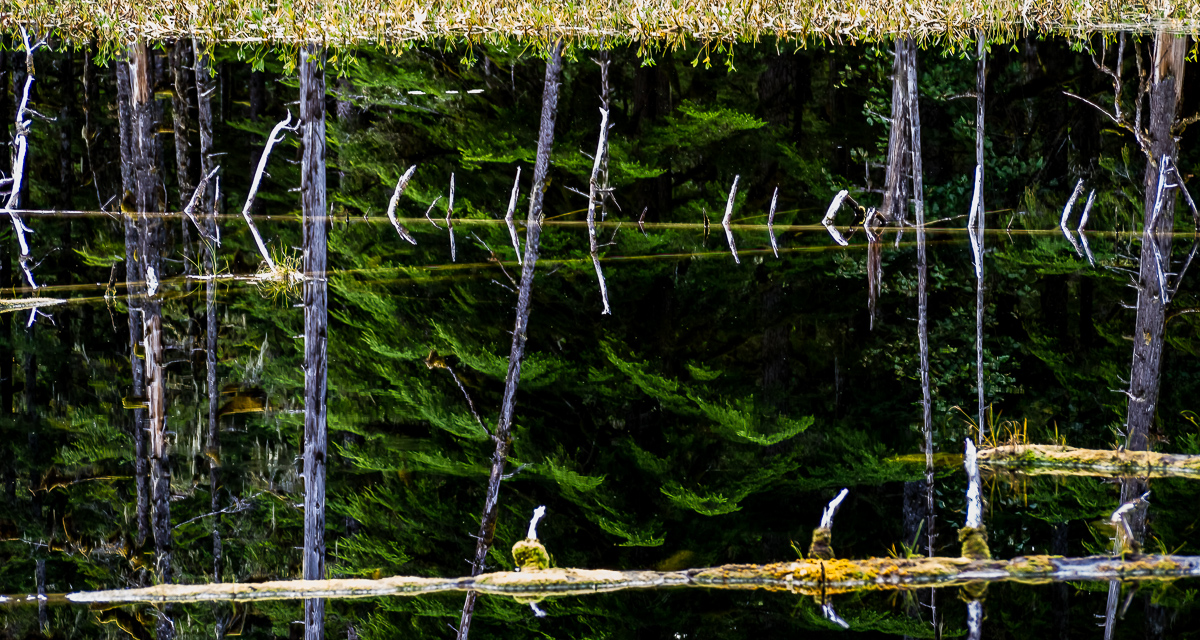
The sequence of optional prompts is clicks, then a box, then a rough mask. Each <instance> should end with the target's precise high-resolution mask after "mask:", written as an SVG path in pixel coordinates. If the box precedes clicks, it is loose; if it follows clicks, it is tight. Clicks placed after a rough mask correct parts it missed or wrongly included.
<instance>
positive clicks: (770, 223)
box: [767, 187, 779, 258]
mask: <svg viewBox="0 0 1200 640" xmlns="http://www.w3.org/2000/svg"><path fill="white" fill-rule="evenodd" d="M778 197H779V187H775V193H774V194H772V195H771V212H770V213H768V214H767V236H769V237H770V238H771V251H773V252H775V257H776V258H778V257H779V245H777V244H775V200H776V199H777V198H778Z"/></svg>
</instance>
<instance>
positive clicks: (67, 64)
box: [57, 49, 78, 245]
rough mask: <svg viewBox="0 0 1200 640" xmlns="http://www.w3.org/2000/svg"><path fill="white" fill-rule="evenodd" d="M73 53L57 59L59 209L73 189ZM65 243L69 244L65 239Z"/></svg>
mask: <svg viewBox="0 0 1200 640" xmlns="http://www.w3.org/2000/svg"><path fill="white" fill-rule="evenodd" d="M73 63H74V53H73V52H72V51H71V50H70V49H67V50H66V55H65V56H64V57H63V58H62V59H61V60H60V61H59V64H60V66H59V69H58V91H59V96H60V99H61V100H62V106H61V107H59V110H58V123H57V124H58V189H57V192H58V202H57V204H58V206H59V208H60V209H64V210H65V209H71V208H72V207H71V201H72V199H73V194H74V191H75V172H74V171H73V170H72V162H71V137H72V136H73V135H75V134H76V132H77V131H78V130H77V129H75V108H74V107H75V65H74V64H73ZM67 240H68V242H67V244H68V245H69V244H71V243H70V242H69V239H67Z"/></svg>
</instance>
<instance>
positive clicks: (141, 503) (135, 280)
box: [114, 63, 150, 548]
mask: <svg viewBox="0 0 1200 640" xmlns="http://www.w3.org/2000/svg"><path fill="white" fill-rule="evenodd" d="M114 66H115V67H116V74H117V120H118V124H119V126H120V137H121V141H120V152H121V192H122V194H123V195H122V196H121V197H120V200H121V209H122V216H121V218H122V220H123V221H124V224H125V283H126V293H127V304H128V307H129V366H130V374H131V377H132V380H133V389H132V392H133V397H134V398H136V399H140V398H143V397H144V395H145V381H144V371H143V366H142V359H141V358H140V357H138V348H139V345H141V343H142V316H141V314H142V307H141V298H140V297H139V294H140V291H141V289H142V288H143V285H142V284H141V283H142V282H143V280H144V278H143V272H142V262H141V258H140V254H141V250H140V247H139V244H140V233H139V229H138V223H137V217H136V210H137V202H136V198H135V196H134V195H133V192H134V190H135V189H136V188H137V186H136V184H135V183H134V169H133V168H134V164H135V160H134V155H133V129H134V123H133V95H132V93H131V91H132V89H131V86H130V77H129V66H128V65H127V64H120V63H118V64H116V65H114ZM139 403H140V400H139ZM145 421H146V412H145V410H144V409H140V408H139V409H134V410H133V446H134V485H135V486H136V488H137V528H138V533H137V546H138V547H139V548H140V547H141V546H142V545H144V544H145V543H146V538H147V536H149V535H150V533H149V532H150V480H149V478H150V471H149V466H148V465H149V459H148V457H147V455H146V428H145Z"/></svg>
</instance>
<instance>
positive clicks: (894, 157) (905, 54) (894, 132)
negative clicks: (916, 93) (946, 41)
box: [879, 38, 915, 222]
mask: <svg viewBox="0 0 1200 640" xmlns="http://www.w3.org/2000/svg"><path fill="white" fill-rule="evenodd" d="M911 51H912V48H911V47H910V46H909V40H907V39H903V38H898V39H897V40H896V55H895V59H894V61H893V63H892V124H891V132H890V133H889V134H888V155H887V168H886V173H885V174H884V179H883V185H884V186H883V202H882V203H881V204H880V205H879V214H880V215H881V216H883V218H884V219H885V220H888V221H889V222H899V221H901V220H904V219H905V218H906V217H907V213H906V212H907V210H908V189H906V188H905V187H906V186H907V184H908V173H909V170H910V167H911V166H912V153H911V151H910V149H909V145H910V144H911V142H912V127H911V126H910V125H909V121H908V107H909V100H908V67H909V65H910V64H912V62H911V61H910V60H909V58H910V57H911V56H912V55H915V54H913V53H911Z"/></svg>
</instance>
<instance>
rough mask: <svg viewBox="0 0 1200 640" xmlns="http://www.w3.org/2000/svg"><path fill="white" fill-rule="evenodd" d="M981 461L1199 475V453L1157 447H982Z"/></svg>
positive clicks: (1074, 471) (1025, 468) (1082, 471)
mask: <svg viewBox="0 0 1200 640" xmlns="http://www.w3.org/2000/svg"><path fill="white" fill-rule="evenodd" d="M979 464H980V465H981V466H986V467H1007V468H1012V469H1017V470H1020V471H1022V472H1024V473H1030V474H1046V475H1075V476H1097V475H1099V476H1114V477H1115V476H1146V477H1171V476H1174V477H1179V476H1185V477H1187V476H1195V477H1200V456H1189V455H1180V454H1171V453H1157V452H1154V451H1127V450H1121V451H1108V450H1103V449H1076V448H1074V447H1067V446H1062V445H1050V444H1025V445H1012V446H1003V447H996V448H992V449H982V450H980V451H979Z"/></svg>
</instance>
